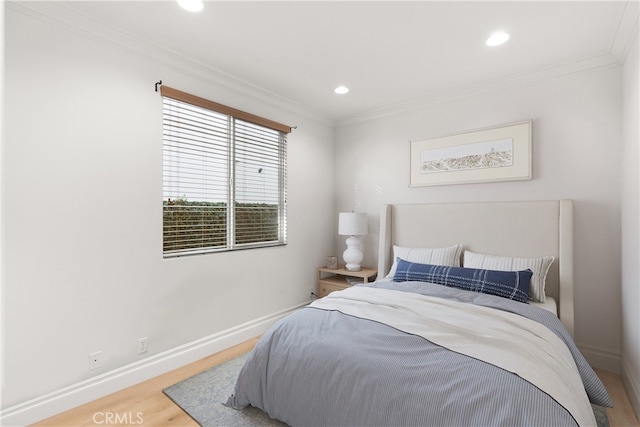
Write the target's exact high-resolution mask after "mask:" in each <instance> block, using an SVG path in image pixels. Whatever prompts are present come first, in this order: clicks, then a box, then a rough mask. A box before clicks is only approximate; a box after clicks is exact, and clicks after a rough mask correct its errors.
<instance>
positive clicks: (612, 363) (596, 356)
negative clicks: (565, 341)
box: [578, 345, 620, 374]
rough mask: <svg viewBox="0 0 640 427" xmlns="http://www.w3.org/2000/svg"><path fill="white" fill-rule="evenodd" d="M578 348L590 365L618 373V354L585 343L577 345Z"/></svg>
mask: <svg viewBox="0 0 640 427" xmlns="http://www.w3.org/2000/svg"><path fill="white" fill-rule="evenodd" d="M578 348H579V349H580V352H581V353H582V355H583V356H584V358H585V359H587V362H589V365H591V367H593V368H598V369H604V370H605V371H609V372H614V373H616V374H619V373H620V354H618V353H614V352H612V351H609V350H605V349H601V348H596V347H589V346H585V345H578Z"/></svg>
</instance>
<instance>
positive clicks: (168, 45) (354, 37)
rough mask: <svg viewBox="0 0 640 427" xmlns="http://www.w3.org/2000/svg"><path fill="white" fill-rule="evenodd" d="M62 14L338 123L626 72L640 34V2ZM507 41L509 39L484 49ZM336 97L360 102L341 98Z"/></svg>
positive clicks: (169, 4)
mask: <svg viewBox="0 0 640 427" xmlns="http://www.w3.org/2000/svg"><path fill="white" fill-rule="evenodd" d="M64 7H65V8H66V9H67V11H71V12H73V14H74V15H75V16H79V17H82V19H84V20H85V21H86V22H92V23H94V24H95V26H94V27H93V28H94V30H93V31H94V32H97V31H99V30H98V29H97V28H102V29H109V31H110V32H111V33H112V34H113V33H114V32H117V33H118V34H121V35H126V36H127V37H129V39H130V40H137V41H138V42H140V43H144V44H145V45H146V46H153V48H154V49H156V50H159V51H162V52H165V53H166V54H167V55H172V56H175V57H180V58H181V59H180V60H181V61H186V63H192V64H194V65H197V66H198V67H200V68H203V69H206V70H209V71H210V72H211V73H212V74H215V75H218V76H223V77H224V78H225V79H227V80H230V81H233V82H235V83H237V84H238V85H244V86H246V87H250V88H252V90H258V91H260V92H262V93H264V94H269V95H274V96H277V97H280V98H285V99H287V100H289V101H291V102H293V104H295V105H300V106H304V108H305V109H308V110H309V111H313V112H314V113H317V114H318V115H320V116H322V117H324V118H326V119H327V120H330V121H340V120H345V119H349V118H350V117H356V116H358V115H363V114H370V113H371V112H375V111H380V110H384V109H389V108H394V107H396V106H401V105H406V104H407V103H410V102H416V101H420V100H426V99H430V98H433V97H441V96H444V95H447V94H451V93H456V92H459V91H468V90H471V89H473V88H474V87H482V86H487V85H491V84H495V82H499V81H503V80H505V79H514V78H522V77H523V76H527V75H532V74H536V73H537V74H540V73H543V74H544V73H545V72H549V70H554V69H558V68H562V67H565V68H566V67H581V66H583V64H586V65H584V66H588V64H592V63H597V64H603V63H604V64H609V63H616V62H621V61H622V57H623V55H622V54H623V53H624V49H625V46H626V44H628V39H629V35H628V33H629V31H628V27H630V26H631V27H633V26H635V27H634V29H635V30H636V31H637V2H635V1H632V2H616V1H603V2H593V1H569V2H559V1H552V2H540V1H533V2H522V1H500V2H483V1H471V2H459V1H448V2H445V1H441V2H435V1H408V2H400V1H374V2H366V1H341V2H338V1H315V2H312V1H284V2H274V1H264V0H263V1H257V2H249V1H224V2H223V1H213V0H211V1H206V2H205V7H204V9H203V10H202V11H201V12H199V13H192V12H187V11H184V10H182V9H181V8H180V7H179V6H178V5H177V4H176V3H175V2H174V1H169V0H164V1H137V2H135V1H102V2H101V1H75V2H65V3H64ZM629 10H632V14H633V16H634V17H632V18H631V21H630V20H629V19H628V18H625V16H628V15H629ZM628 22H631V24H629V23H628ZM498 29H500V30H504V31H507V32H508V33H510V35H511V39H510V40H509V41H508V42H507V43H506V44H505V45H502V46H498V47H488V46H486V45H485V43H484V41H485V39H486V38H487V37H488V36H489V35H490V34H491V33H492V32H494V31H495V30H498ZM576 64H577V65H576ZM338 85H346V86H348V87H349V88H350V92H349V93H348V94H346V95H337V94H335V93H334V92H333V89H334V88H335V87H336V86H338Z"/></svg>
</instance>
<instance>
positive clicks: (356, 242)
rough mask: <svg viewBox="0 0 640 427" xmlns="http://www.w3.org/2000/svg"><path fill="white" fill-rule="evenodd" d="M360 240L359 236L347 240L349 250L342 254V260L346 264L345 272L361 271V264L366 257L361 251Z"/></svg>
mask: <svg viewBox="0 0 640 427" xmlns="http://www.w3.org/2000/svg"><path fill="white" fill-rule="evenodd" d="M361 248H362V246H361V244H360V239H359V238H358V237H357V236H349V237H348V238H347V250H346V251H344V253H343V254H342V259H343V260H344V262H345V264H346V265H345V267H344V268H345V270H348V271H360V270H362V267H360V263H361V262H362V258H364V255H363V254H362V250H361Z"/></svg>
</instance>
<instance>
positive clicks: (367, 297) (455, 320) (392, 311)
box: [312, 286, 596, 426]
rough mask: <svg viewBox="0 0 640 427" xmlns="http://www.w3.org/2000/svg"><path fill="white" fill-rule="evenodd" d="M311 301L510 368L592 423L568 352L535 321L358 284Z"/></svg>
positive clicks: (579, 419) (581, 420) (584, 423)
mask: <svg viewBox="0 0 640 427" xmlns="http://www.w3.org/2000/svg"><path fill="white" fill-rule="evenodd" d="M312 306H315V307H318V308H322V309H325V310H335V311H340V312H341V313H344V314H348V315H352V316H356V317H359V318H364V319H369V320H374V321H377V322H381V323H384V324H387V325H389V326H392V327H394V328H396V329H399V330H401V331H403V332H407V333H410V334H414V335H418V336H421V337H423V338H425V339H427V340H429V341H431V342H433V343H435V344H438V345H440V346H442V347H445V348H447V349H449V350H452V351H455V352H458V353H462V354H465V355H467V356H470V357H474V358H476V359H479V360H482V361H485V362H487V363H490V364H492V365H495V366H498V367H500V368H502V369H505V370H507V371H510V372H513V373H515V374H517V375H519V376H520V377H521V378H523V379H525V380H527V381H528V382H530V383H531V384H533V385H535V386H536V387H538V388H539V389H541V390H543V391H544V392H545V393H547V394H548V395H549V396H551V397H552V398H553V399H555V400H556V401H557V402H558V403H560V404H561V405H562V406H564V407H565V408H566V409H567V410H568V411H569V412H570V413H571V415H572V416H573V417H574V418H575V420H576V421H577V423H578V424H579V425H580V426H592V425H593V426H595V425H596V420H595V418H594V415H593V410H592V408H591V405H590V403H589V399H588V397H587V394H586V392H585V389H584V385H583V384H582V380H581V378H580V374H579V373H578V370H577V368H576V365H575V362H574V361H573V357H572V356H571V353H570V352H569V350H568V349H567V347H566V346H565V344H564V343H563V342H562V341H561V340H560V339H559V338H558V337H557V336H556V335H555V334H554V333H553V332H551V331H550V330H549V329H547V328H546V327H545V326H543V325H541V324H539V323H538V322H535V321H533V320H530V319H527V318H525V317H522V316H519V315H517V314H513V313H508V312H504V311H500V310H496V309H492V308H488V307H482V306H477V305H473V304H465V303H460V302H456V301H450V300H447V299H443V298H437V297H430V296H425V295H420V294H415V293H409V292H401V291H394V290H389V289H376V288H368V287H367V288H359V287H357V286H355V287H352V288H348V289H346V290H344V291H341V292H333V293H331V294H329V295H328V296H326V297H324V298H322V299H319V300H316V301H315V302H313V303H312Z"/></svg>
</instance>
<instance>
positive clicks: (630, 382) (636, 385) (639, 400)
mask: <svg viewBox="0 0 640 427" xmlns="http://www.w3.org/2000/svg"><path fill="white" fill-rule="evenodd" d="M620 377H621V378H622V383H623V384H624V388H625V390H626V391H627V396H629V401H630V402H631V406H633V409H634V410H635V412H636V417H638V419H639V420H640V378H636V377H635V375H634V373H633V371H632V370H631V369H629V365H628V364H627V361H626V360H625V359H622V372H621V373H620Z"/></svg>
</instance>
